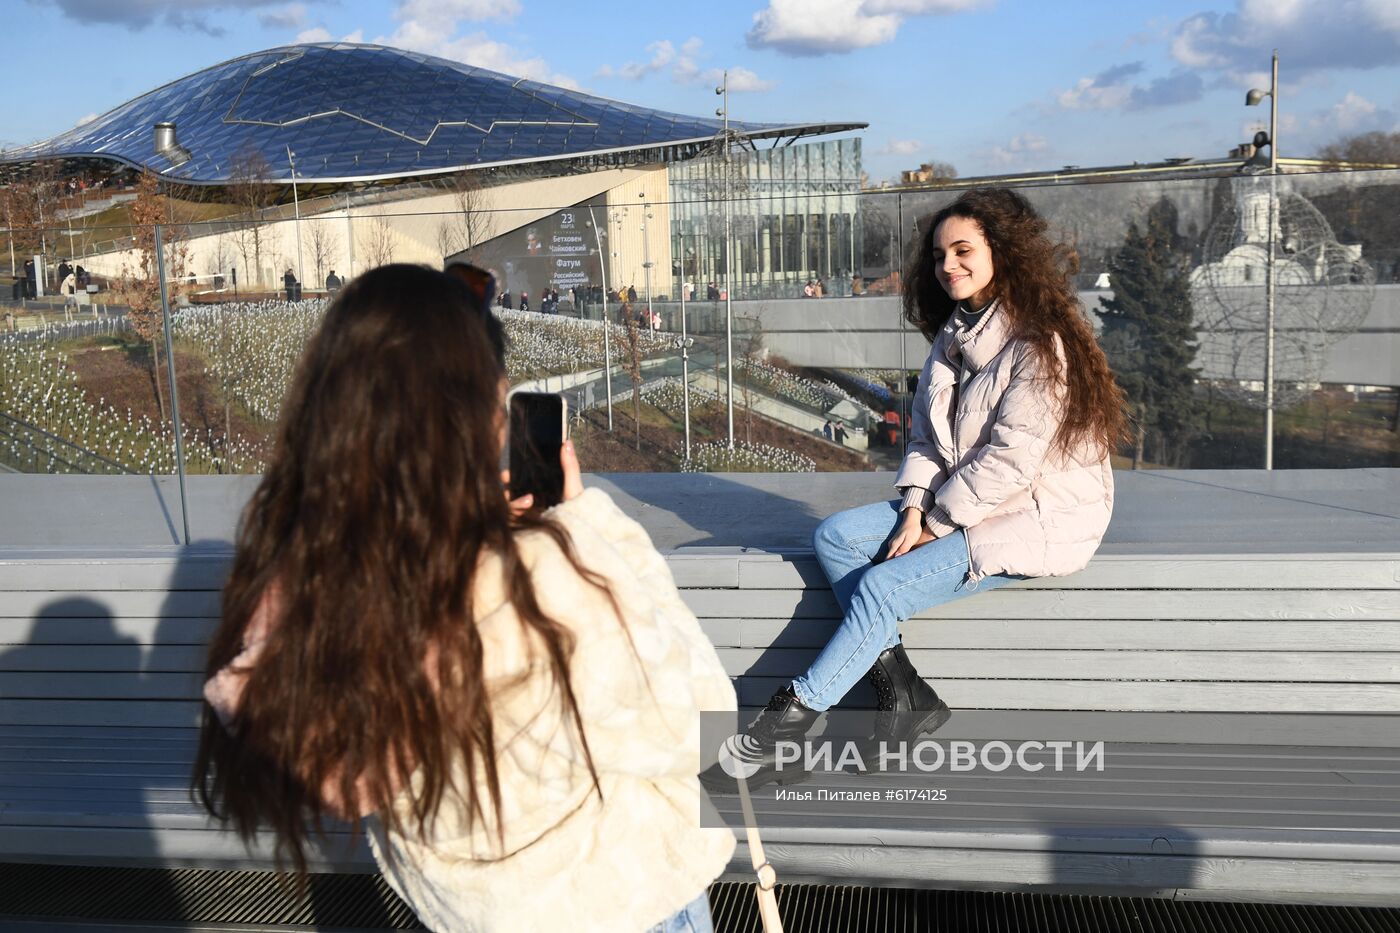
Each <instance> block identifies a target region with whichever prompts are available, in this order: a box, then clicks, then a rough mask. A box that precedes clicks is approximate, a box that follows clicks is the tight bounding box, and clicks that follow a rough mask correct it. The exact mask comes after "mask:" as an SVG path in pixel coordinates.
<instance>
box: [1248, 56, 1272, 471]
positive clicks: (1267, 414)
mask: <svg viewBox="0 0 1400 933" xmlns="http://www.w3.org/2000/svg"><path fill="white" fill-rule="evenodd" d="M1265 97H1268V98H1269V260H1268V261H1269V264H1268V266H1266V267H1265V269H1264V469H1266V470H1272V469H1273V468H1274V251H1275V249H1276V247H1275V241H1276V240H1277V239H1278V237H1277V232H1278V51H1277V50H1275V52H1274V55H1273V63H1272V67H1271V69H1270V77H1269V89H1268V90H1267V91H1263V90H1260V89H1259V88H1251V89H1250V91H1249V93H1248V94H1246V95H1245V98H1244V102H1245V106H1247V107H1255V106H1258V105H1259V104H1260V103H1261V102H1262V101H1263V100H1264V98H1265Z"/></svg>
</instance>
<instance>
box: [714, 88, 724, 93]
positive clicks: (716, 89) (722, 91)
mask: <svg viewBox="0 0 1400 933" xmlns="http://www.w3.org/2000/svg"><path fill="white" fill-rule="evenodd" d="M715 93H716V94H723V93H724V88H723V87H717V88H715Z"/></svg>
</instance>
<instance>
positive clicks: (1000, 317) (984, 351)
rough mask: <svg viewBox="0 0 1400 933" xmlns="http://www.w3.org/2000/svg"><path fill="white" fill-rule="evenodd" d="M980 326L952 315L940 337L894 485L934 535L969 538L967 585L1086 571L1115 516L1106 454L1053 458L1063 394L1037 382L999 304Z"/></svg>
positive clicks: (1025, 348) (1025, 347) (1087, 450)
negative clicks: (961, 532) (960, 532)
mask: <svg viewBox="0 0 1400 933" xmlns="http://www.w3.org/2000/svg"><path fill="white" fill-rule="evenodd" d="M978 318H979V319H978V320H977V321H976V323H974V324H972V325H971V326H968V324H967V323H966V322H965V320H964V319H963V316H962V314H961V313H958V314H954V315H953V316H952V318H951V319H950V320H949V322H948V323H947V324H946V325H944V327H943V329H942V330H941V331H940V332H939V334H938V337H937V339H936V340H935V341H934V343H933V349H932V351H931V352H930V353H929V356H928V360H927V361H926V362H925V363H924V370H923V374H922V375H921V376H920V377H919V387H918V390H917V392H916V393H915V396H914V411H913V424H912V426H911V427H912V430H911V434H910V443H909V449H908V452H907V453H906V454H905V457H904V462H903V463H902V464H901V465H900V468H899V473H898V474H897V475H896V477H895V483H894V484H895V486H897V487H900V488H901V489H903V490H904V491H905V500H904V501H905V505H916V506H919V507H920V508H922V509H923V510H924V513H925V519H924V520H925V524H926V525H927V526H928V528H929V530H930V531H932V532H933V533H934V534H937V535H939V536H942V535H945V534H949V533H951V532H952V531H953V530H954V529H955V528H957V527H962V528H965V529H966V530H967V543H968V549H969V551H970V552H971V567H970V569H969V573H968V579H969V580H970V581H974V582H975V581H977V580H980V579H981V578H982V577H984V576H987V575H988V574H994V573H1000V574H1012V575H1017V576H1027V577H1043V576H1060V575H1063V574H1068V573H1074V572H1075V571H1077V570H1082V569H1083V568H1084V567H1085V565H1087V564H1088V563H1089V559H1090V558H1091V557H1093V555H1094V552H1095V551H1096V550H1097V549H1098V546H1099V542H1100V541H1102V540H1103V535H1104V531H1105V530H1106V529H1107V528H1108V520H1109V517H1110V516H1111V515H1112V513H1113V471H1112V469H1111V468H1110V466H1109V460H1108V456H1107V454H1106V453H1101V452H1099V451H1097V450H1094V449H1092V446H1091V445H1082V446H1081V448H1080V449H1078V450H1075V451H1073V452H1072V454H1071V455H1070V456H1064V455H1061V454H1058V453H1057V454H1053V455H1052V454H1050V452H1049V451H1050V444H1051V441H1052V440H1053V439H1054V437H1055V432H1056V430H1057V429H1058V428H1059V426H1060V420H1061V418H1062V406H1063V401H1062V393H1063V387H1061V386H1057V385H1056V384H1055V383H1053V382H1050V381H1048V380H1042V379H1039V378H1038V376H1039V375H1040V372H1039V370H1040V367H1039V365H1038V364H1037V362H1036V359H1035V357H1034V354H1033V353H1032V352H1031V347H1030V345H1029V344H1027V343H1025V342H1023V341H1020V340H1016V339H1014V338H1013V337H1012V336H1011V333H1010V326H1009V323H1010V322H1009V318H1008V317H1007V315H1006V314H1005V313H1004V312H1003V311H1002V309H1001V307H1000V305H999V304H994V305H993V306H992V307H990V308H988V309H987V310H986V311H984V312H983V313H982V314H981V315H979V316H978ZM1060 357H1061V360H1063V359H1064V351H1063V349H1061V350H1060ZM959 386H961V388H959Z"/></svg>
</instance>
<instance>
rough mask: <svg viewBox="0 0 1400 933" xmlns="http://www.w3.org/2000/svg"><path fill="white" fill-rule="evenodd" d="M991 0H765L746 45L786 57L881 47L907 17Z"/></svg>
mask: <svg viewBox="0 0 1400 933" xmlns="http://www.w3.org/2000/svg"><path fill="white" fill-rule="evenodd" d="M994 2H995V0H768V6H767V8H765V9H763V10H760V11H759V12H757V13H755V14H754V17H753V28H752V29H750V30H749V34H748V43H749V45H750V46H751V47H753V48H773V49H777V50H778V51H780V52H786V53H787V54H789V55H826V54H830V53H835V52H849V51H851V50H853V49H861V48H868V47H870V46H872V45H883V44H884V43H886V42H889V41H891V40H893V39H894V37H895V34H896V33H898V32H899V27H900V26H901V25H902V24H903V22H904V20H905V18H906V17H909V16H937V15H947V14H951V13H961V12H964V11H967V10H973V9H977V8H979V7H986V6H990V5H991V4H992V3H994Z"/></svg>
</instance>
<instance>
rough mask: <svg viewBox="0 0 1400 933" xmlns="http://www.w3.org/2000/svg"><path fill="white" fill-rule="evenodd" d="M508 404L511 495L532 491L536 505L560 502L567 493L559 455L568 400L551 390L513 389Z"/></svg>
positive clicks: (565, 431) (565, 435) (566, 423)
mask: <svg viewBox="0 0 1400 933" xmlns="http://www.w3.org/2000/svg"><path fill="white" fill-rule="evenodd" d="M507 404H508V407H509V409H510V496H511V498H512V499H519V498H520V497H521V496H525V495H529V496H531V497H533V499H534V502H533V505H532V507H533V508H537V509H547V508H550V507H552V506H555V505H558V504H559V503H560V502H562V501H564V493H565V476H564V467H563V464H562V462H561V458H560V455H561V451H562V448H563V446H564V442H565V441H566V440H567V439H568V428H569V419H568V403H567V402H565V400H564V397H563V396H562V395H557V394H554V393H550V392H512V393H510V397H509V401H508V403H507ZM576 475H577V474H575V476H576Z"/></svg>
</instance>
